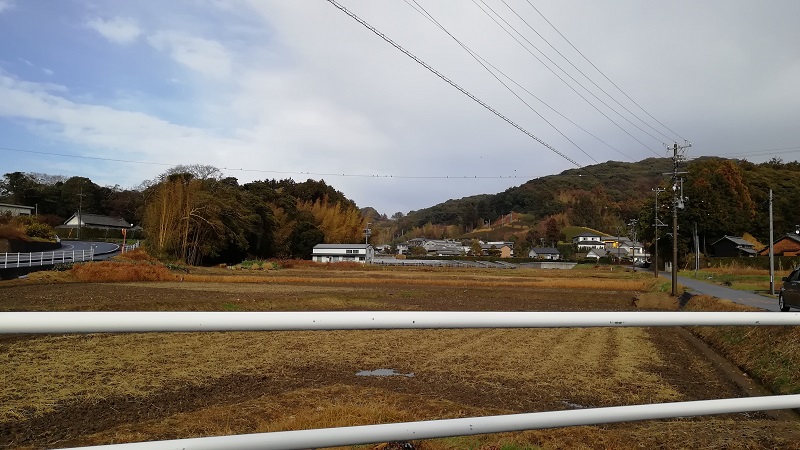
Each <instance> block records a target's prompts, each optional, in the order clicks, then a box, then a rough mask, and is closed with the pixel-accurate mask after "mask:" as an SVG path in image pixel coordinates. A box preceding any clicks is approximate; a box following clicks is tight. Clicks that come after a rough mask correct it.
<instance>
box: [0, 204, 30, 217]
mask: <svg viewBox="0 0 800 450" xmlns="http://www.w3.org/2000/svg"><path fill="white" fill-rule="evenodd" d="M35 209H36V208H34V207H33V206H22V205H12V204H9V203H0V214H6V213H8V214H11V215H12V216H31V215H33V211H34V210H35Z"/></svg>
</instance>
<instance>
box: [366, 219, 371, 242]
mask: <svg viewBox="0 0 800 450" xmlns="http://www.w3.org/2000/svg"><path fill="white" fill-rule="evenodd" d="M370 225H372V222H367V226H366V228H364V245H369V237H370V236H372V230H370V229H369V226H370Z"/></svg>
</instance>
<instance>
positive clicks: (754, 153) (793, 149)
mask: <svg viewBox="0 0 800 450" xmlns="http://www.w3.org/2000/svg"><path fill="white" fill-rule="evenodd" d="M797 152H800V146H795V147H783V148H772V149H765V150H751V151H745V152H738V153H722V155H727V156H739V155H741V156H763V155H771V154H776V155H777V154H785V153H797Z"/></svg>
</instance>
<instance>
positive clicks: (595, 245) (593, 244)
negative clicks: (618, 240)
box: [572, 232, 606, 250]
mask: <svg viewBox="0 0 800 450" xmlns="http://www.w3.org/2000/svg"><path fill="white" fill-rule="evenodd" d="M572 243H573V244H575V245H577V246H578V248H579V249H586V250H593V249H598V250H600V249H603V248H605V246H606V245H605V243H603V240H602V238H601V236H600V235H599V234H594V233H589V232H586V233H581V234H579V235H577V236H575V237H574V238H572Z"/></svg>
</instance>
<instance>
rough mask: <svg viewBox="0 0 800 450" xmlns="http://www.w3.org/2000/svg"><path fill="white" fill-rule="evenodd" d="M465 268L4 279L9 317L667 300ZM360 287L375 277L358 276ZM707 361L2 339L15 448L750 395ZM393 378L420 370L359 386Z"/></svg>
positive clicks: (319, 340)
mask: <svg viewBox="0 0 800 450" xmlns="http://www.w3.org/2000/svg"><path fill="white" fill-rule="evenodd" d="M454 273H455V275H452V276H448V277H445V278H446V279H447V280H448V282H447V283H444V282H442V283H437V282H436V280H444V279H445V278H443V277H442V276H441V274H430V275H429V274H425V273H421V272H417V273H411V275H410V277H409V279H427V280H428V281H430V282H429V283H417V284H414V283H411V282H404V281H403V280H402V279H397V280H385V282H384V283H381V284H380V285H376V284H375V283H374V282H371V281H370V279H371V278H372V277H374V274H371V273H369V272H364V273H356V272H353V273H348V274H347V276H348V278H350V279H351V281H348V283H347V284H337V283H330V282H328V281H327V279H328V278H330V277H331V276H332V275H330V274H322V273H320V274H318V277H316V278H315V277H314V276H310V277H309V274H308V273H304V274H303V277H304V278H303V279H304V280H305V281H303V282H288V283H275V282H270V283H188V282H186V283H181V282H159V283H156V282H150V283H66V284H64V283H56V284H35V283H19V282H14V283H6V284H4V283H0V311H68V310H79V311H86V310H110V311H134V310H153V311H159V310H176V311H195V310H196V311H291V310H298V311H299V310H448V311H449V310H472V311H483V310H486V311H622V310H635V309H636V308H637V306H636V305H637V304H638V305H639V307H642V305H643V304H645V303H646V304H650V305H652V304H669V301H664V302H660V301H657V300H653V298H652V296H650V297H649V298H648V301H646V302H643V301H638V302H637V301H636V300H635V297H636V292H631V291H628V290H619V291H594V290H591V289H565V288H560V289H546V288H531V287H528V286H515V285H514V283H494V284H496V285H493V286H488V285H487V286H483V285H481V282H480V281H481V280H484V278H483V277H484V276H483V275H482V274H477V275H476V274H470V275H469V277H466V276H465V277H464V279H465V282H464V283H463V285H462V286H458V285H457V283H456V284H454V283H452V282H450V281H452V280H454V279H455V280H457V279H459V277H461V276H463V275H461V274H459V272H457V271H454ZM311 275H314V274H313V272H312V273H311ZM586 276H590V275H586ZM359 277H361V278H363V280H364V281H363V283H359V282H357V281H353V280H352V278H359ZM426 277H427V278H426ZM467 278H468V279H469V280H471V282H466V281H467ZM490 278H491V277H490V276H488V275H487V276H486V278H485V280H489V279H490ZM494 281H496V280H494ZM487 284H488V283H487ZM704 351H706V350H704V349H703V348H702V346H698V345H697V343H696V342H694V341H693V338H691V336H689V335H688V333H686V332H684V331H683V330H681V329H678V328H592V329H538V330H517V329H511V330H396V331H354V332H346V331H331V332H275V333H160V334H156V333H152V334H92V335H38V336H33V335H27V336H12V335H0V447H2V448H15V449H16V448H19V449H23V448H59V447H66V446H76V445H99V444H108V443H119V442H131V441H143V440H159V439H176V438H186V437H196V436H212V435H224V434H240V433H255V432H267V431H281V430H292V429H305V428H320V427H332V426H348V425H363V424H371V423H388V422H398V421H411V420H425V419H440V418H453V417H469V416H476V415H494V414H510V413H521V412H536V411H550V410H563V409H573V408H583V407H602V406H616V405H627V404H637V403H655V402H670V401H686V400H701V399H712V398H726V397H739V396H746V395H752V393H753V392H754V389H755V388H753V387H752V386H750V385H748V384H747V381H746V380H745V381H742V377H741V374H737V373H736V369H735V368H734V367H731V366H729V365H727V364H725V363H724V361H723V362H721V361H720V360H718V359H712V358H710V357H709V356H708V355H707V354H705V353H704ZM380 368H389V369H395V370H396V371H397V372H398V373H402V374H411V373H413V375H414V376H389V377H369V376H357V375H356V373H357V372H359V371H362V370H375V369H380ZM734 375H737V376H738V378H737V376H734ZM798 425H800V424H799V423H798V421H797V420H796V419H795V417H794V416H793V415H767V414H762V413H755V414H730V415H725V416H715V417H706V418H691V419H676V420H665V421H647V422H641V423H626V424H616V425H608V426H594V427H573V428H565V429H555V430H542V431H530V432H524V433H506V434H501V435H488V436H481V437H468V438H450V439H441V440H433V441H427V442H423V443H417V444H416V446H417V448H427V449H457V448H474V449H500V448H508V449H516V448H519V449H522V448H548V449H550V448H553V449H567V448H602V449H613V448H623V449H626V448H726V449H762V448H800V426H798ZM503 446H506V447H503Z"/></svg>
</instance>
